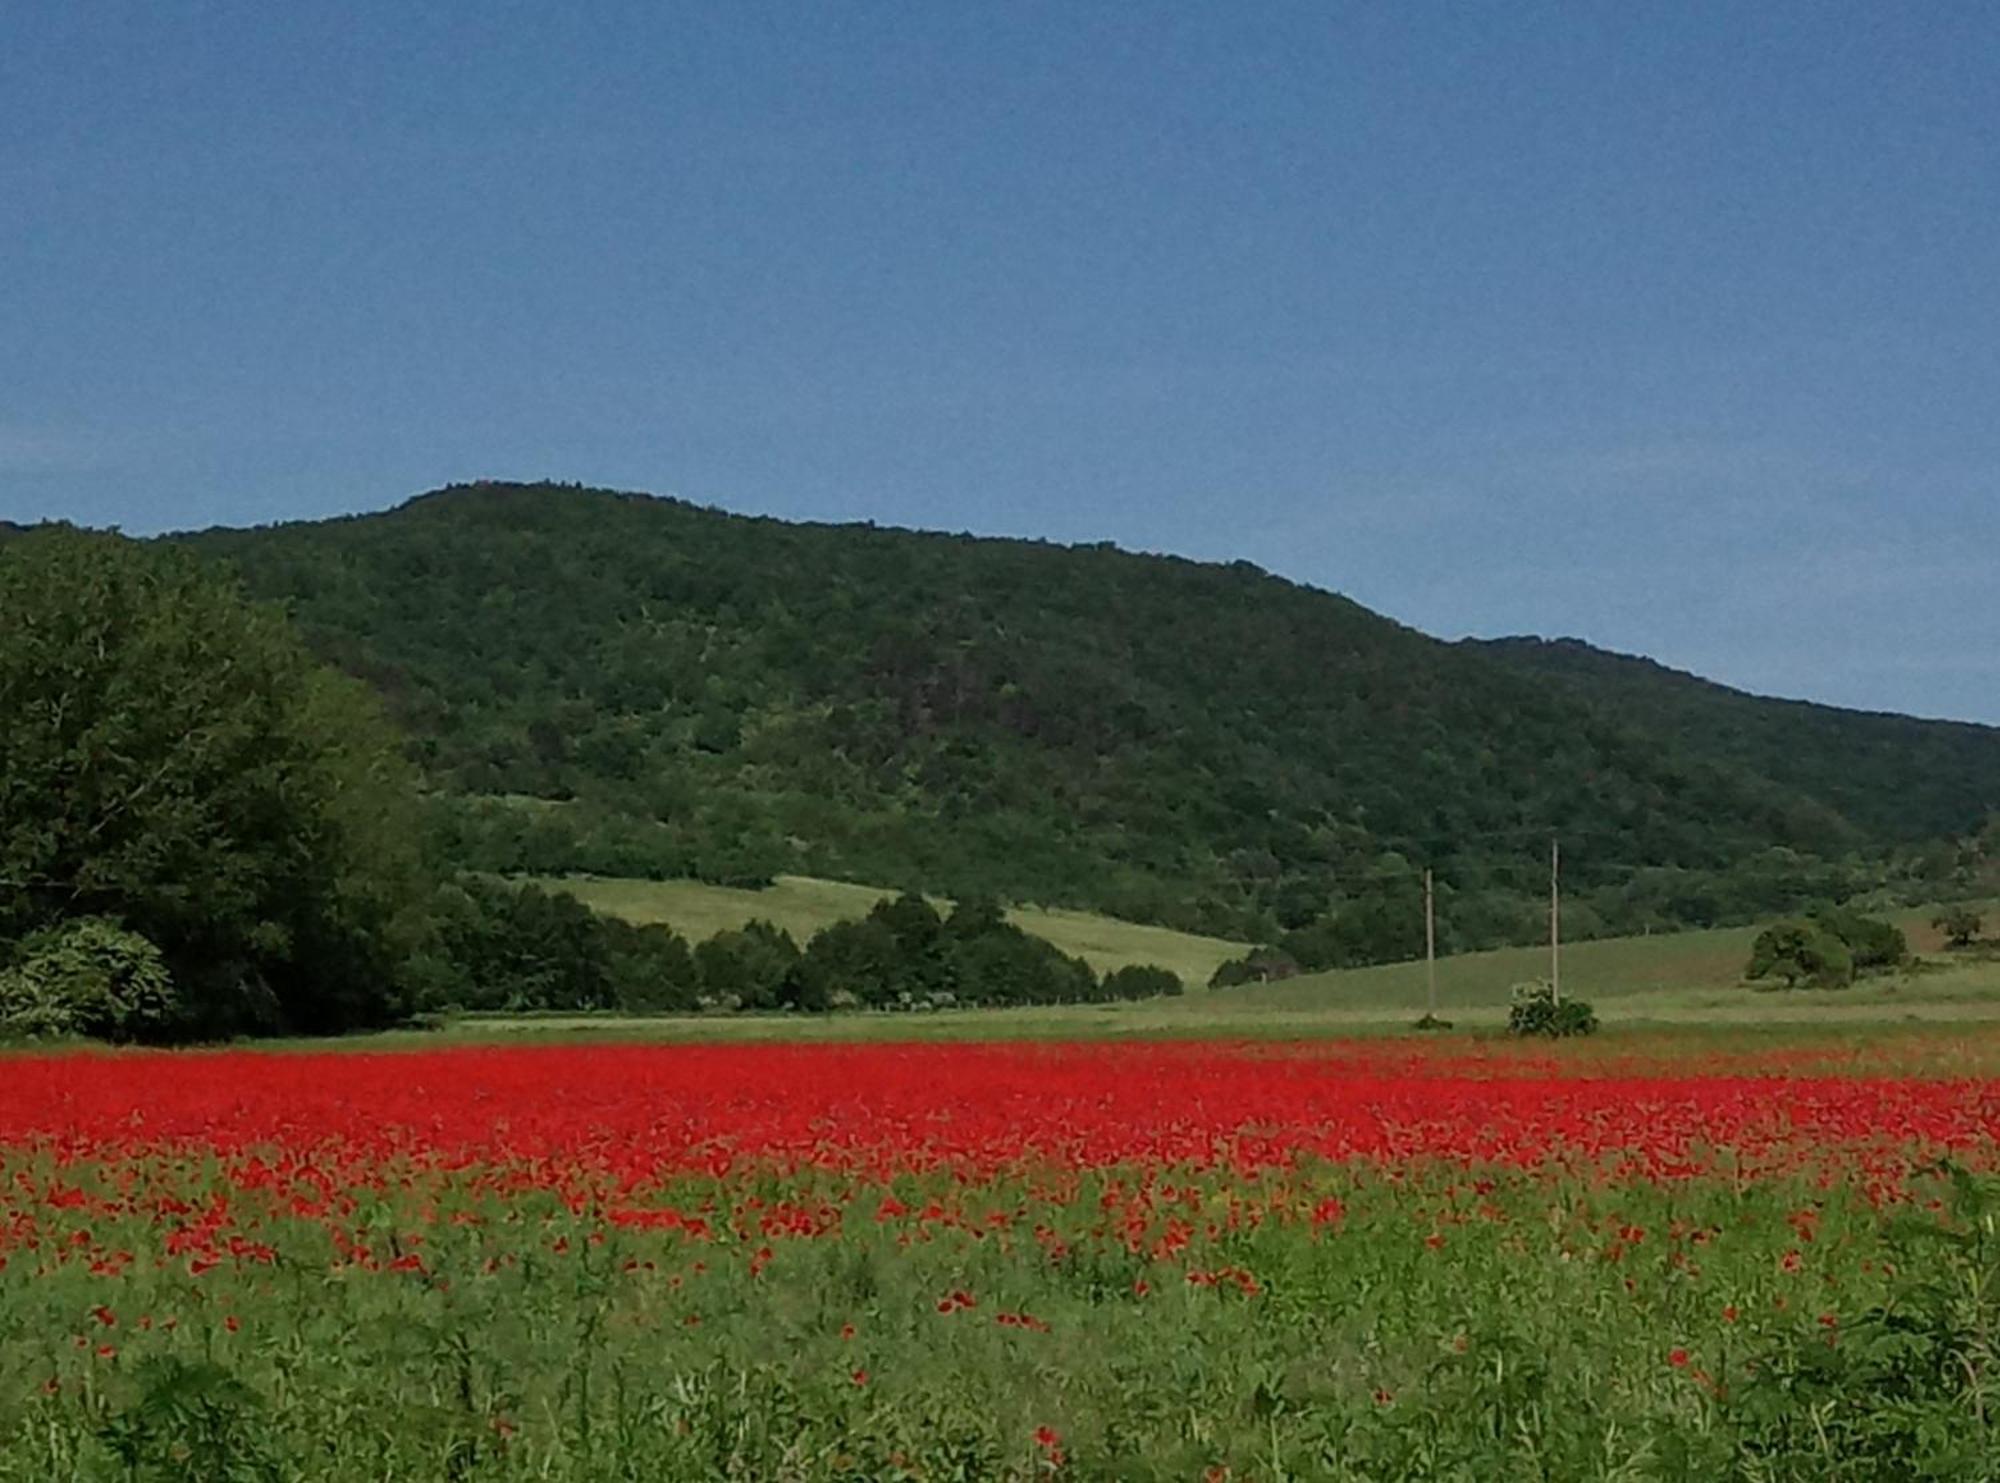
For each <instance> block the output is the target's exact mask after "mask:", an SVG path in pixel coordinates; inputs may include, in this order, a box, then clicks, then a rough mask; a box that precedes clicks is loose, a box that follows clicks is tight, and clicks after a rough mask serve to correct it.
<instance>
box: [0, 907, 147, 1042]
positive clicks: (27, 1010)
mask: <svg viewBox="0 0 2000 1483" xmlns="http://www.w3.org/2000/svg"><path fill="white" fill-rule="evenodd" d="M176 1008H177V1002H176V999H175V995H174V984H173V979H172V977H171V976H170V975H169V974H168V972H167V965H166V962H165V960H164V959H162V958H161V956H160V950H159V949H158V948H156V947H154V946H153V944H152V943H150V942H148V941H147V940H146V939H145V938H143V937H141V936H140V935H139V934H138V933H136V932H129V931H127V930H126V929H125V928H124V927H122V926H120V925H119V924H118V923H116V922H114V921H111V920H109V919H108V918H105V917H77V918H73V919H72V920H70V921H67V922H62V923H59V924H58V925H56V926H53V927H46V928H44V929H43V930H41V931H39V932H35V933H32V934H30V935H29V936H28V937H27V939H26V940H24V941H23V942H22V943H21V945H20V948H19V949H18V951H17V952H16V954H15V959H14V963H13V966H12V967H10V968H9V969H7V971H6V972H4V973H0V1031H4V1032H5V1033H7V1034H10V1035H17V1036H47V1035H91V1036H95V1037H97V1038H99V1039H102V1040H121V1041H122V1040H151V1039H157V1038H160V1037H161V1036H163V1035H164V1034H166V1033H167V1031H168V1030H169V1028H170V1027H171V1026H172V1024H173V1022H174V1018H175V1012H176Z"/></svg>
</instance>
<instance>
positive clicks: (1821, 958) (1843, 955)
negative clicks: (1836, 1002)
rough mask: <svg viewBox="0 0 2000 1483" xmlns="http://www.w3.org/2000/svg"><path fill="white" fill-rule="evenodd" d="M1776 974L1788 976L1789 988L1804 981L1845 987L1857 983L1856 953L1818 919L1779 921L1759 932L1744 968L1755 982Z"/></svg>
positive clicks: (1786, 977) (1820, 986)
mask: <svg viewBox="0 0 2000 1483" xmlns="http://www.w3.org/2000/svg"><path fill="white" fill-rule="evenodd" d="M1773 975H1776V976H1777V977H1780V978H1782V979H1784V981H1785V987H1786V988H1796V987H1797V986H1798V985H1799V984H1800V983H1810V984H1813V985H1814V986H1816V987H1818V988H1822V989H1838V988H1845V987H1846V986H1847V985H1848V984H1851V983H1852V982H1854V954H1853V953H1852V952H1851V951H1850V950H1849V949H1848V946H1847V944H1846V943H1844V942H1842V941H1841V940H1840V939H1839V938H1838V937H1836V936H1834V935H1833V934H1832V933H1831V932H1828V931H1826V930H1825V929H1824V928H1823V927H1821V926H1820V925H1819V924H1818V923H1817V922H1810V921H1794V922H1779V923H1777V924H1775V925H1774V926H1770V927H1766V928H1765V929H1764V930H1763V931H1762V932H1760V933H1758V934H1757V940H1756V941H1755V942H1753V943H1751V944H1750V962H1749V964H1748V966H1747V967H1746V968H1745V969H1744V970H1743V976H1744V977H1745V978H1746V979H1749V980H1750V981H1751V982H1752V983H1754V982H1756V981H1757V980H1758V979H1762V978H1770V977H1772V976H1773Z"/></svg>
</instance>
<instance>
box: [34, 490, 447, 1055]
mask: <svg viewBox="0 0 2000 1483" xmlns="http://www.w3.org/2000/svg"><path fill="white" fill-rule="evenodd" d="M0 633H4V634H5V636H6V638H5V642H4V643H0V715H4V716H5V717H6V724H5V725H4V726H0V941H8V940H14V941H30V940H35V939H36V934H38V933H44V932H46V931H48V930H49V929H53V928H58V927H60V926H62V925H63V924H64V923H66V922H71V921H74V920H75V919H79V918H90V919H96V920H101V921H105V922H109V923H115V924H117V925H118V926H119V927H121V928H122V929H124V930H127V931H129V932H131V933H134V934H137V935H138V936H139V937H140V938H143V939H144V940H145V941H146V942H148V943H150V944H152V945H153V946H154V947H155V948H156V949H157V950H158V953H159V954H160V958H161V960H162V962H163V963H164V965H165V968H166V970H167V972H168V973H169V974H170V976H171V980H172V985H173V988H172V993H171V1002H170V1005H169V1009H168V1012H167V1013H165V1014H164V1015H162V1016H159V1017H158V1022H157V1023H153V1024H150V1025H149V1032H150V1033H153V1034H158V1035H217V1034H226V1033H232V1032H235V1031H238V1030H245V1029H258V1028H295V1029H301V1030H326V1029H336V1028H345V1027H349V1026H353V1025H357V1024H368V1023H377V1022H380V1021H382V1020H384V1019H386V1018H389V1017H391V1016H392V1015H393V1014H395V1013H396V1012H398V1010H399V1009H400V1002H399V996H400V994H401V992H402V985H403V982H404V968H405V965H406V964H407V963H408V962H409V961H410V958H411V953H412V951H413V950H414V948H415V946H416V938H417V936H418V935H419V934H420V933H421V930H422V927H421V911H422V909H423V907H424V904H425V903H426V901H427V898H428V893H429V883H428V878H427V876H426V873H425V867H424V861H423V857H422V853H421V850H420V846H419V844H418V840H417V836H416V833H415V831H414V829H413V827H412V820H413V818H415V817H417V816H418V813H419V810H418V808H417V804H416V792H415V789H416V777H415V774H414V773H413V771H412V769H411V768H410V767H409V765H408V764H407V762H406V761H405V760H404V758H403V755H402V747H401V743H400V740H399V738H398V736H397V734H396V732H395V731H394V729H393V728H392V727H391V726H390V725H389V723H388V722H387V721H386V719H385V717H384V715H383V713H382V710H381V707H380V706H379V704H378V703H377V702H376V701H375V700H374V699H373V698H372V697H371V696H370V695H369V694H368V692H367V691H366V689H365V688H364V687H363V686H362V685H360V684H358V683H356V682H355V681H354V680H352V679H349V678H347V677H345V676H342V675H339V674H337V673H334V672H333V671H331V670H329V669H327V668H326V667H324V666H323V665H321V664H319V663H317V662H315V661H314V660H313V658H312V657H311V656H310V655H309V653H308V652H307V650H306V649H305V647H304V646H303V644H302V643H301V642H300V641H299V639H298V638H297V637H296V635H295V634H294V633H293V632H292V630H291V628H290V626H289V625H288V623H287V621H286V619H285V618H284V616H283V614H282V613H280V612H278V611H276V610H275V609H272V608H269V607H265V606H260V605H257V604H254V603H252V602H250V601H248V600H246V598H245V597H244V595H243V594H242V593H241V591H240V590H239V589H238V587H237V586H236V584H235V583H234V582H232V581H230V580H227V579H225V578H224V577H223V576H221V575H219V574H218V573H217V572H216V571H215V570H214V569H213V568H212V567H208V566H205V565H203V564H201V563H199V562H197V561H196V560H195V559H194V558H193V557H192V556H191V555H189V554H188V553H186V552H184V551H181V550H178V549H176V548H173V547H170V546H163V545H157V544H141V543H138V542H135V541H130V540H126V539H123V538H122V537H118V536H115V535H107V534H94V533H87V532H83V531H78V530H74V529H70V528H66V527H48V528H41V529H38V530H35V531H33V532H30V533H28V534H25V535H21V536H18V537H13V538H10V539H8V540H7V541H5V542H4V543H0Z"/></svg>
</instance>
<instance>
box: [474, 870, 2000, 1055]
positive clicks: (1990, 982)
mask: <svg viewBox="0 0 2000 1483" xmlns="http://www.w3.org/2000/svg"><path fill="white" fill-rule="evenodd" d="M595 884H598V885H601V886H603V887H605V888H607V890H609V889H611V888H629V889H632V890H633V891H634V892H635V893H636V899H640V900H644V899H647V896H648V893H652V899H654V900H658V899H661V898H660V896H659V894H658V893H660V892H661V891H662V890H663V889H664V890H665V891H666V892H667V899H671V898H672V895H673V893H675V892H677V891H678V890H679V889H681V888H680V887H679V886H677V885H670V886H668V887H665V888H662V887H657V886H651V885H650V884H649V883H644V882H637V883H632V882H599V883H595ZM783 884H784V883H781V888H780V889H782V888H783ZM829 884H830V883H827V882H803V881H802V882H798V883H797V884H796V886H795V887H794V888H793V889H795V890H796V891H798V892H799V893H800V895H802V896H804V897H806V898H807V899H811V897H812V888H819V889H820V890H821V891H824V889H825V888H826V887H827V886H828V885H829ZM699 889H701V890H704V891H706V890H711V889H712V888H706V887H703V888H699ZM833 890H834V891H835V892H836V893H837V892H865V891H866V888H862V887H843V886H834V887H833ZM718 894H737V895H743V896H747V897H749V898H750V899H751V900H752V901H756V900H758V899H759V898H760V897H761V896H763V895H765V894H766V893H758V892H741V893H718ZM820 899H822V900H824V899H826V898H825V897H824V896H822V897H821V898H820ZM608 909H616V908H608ZM1064 915H1070V914H1064ZM1930 915H1931V913H1930V912H1929V911H1928V910H1916V911H1909V912H1904V913H1901V914H1899V915H1898V917H1897V921H1898V923H1899V925H1901V926H1902V927H1903V929H1904V931H1905V932H1907V933H1908V934H1909V938H1910V943H1911V946H1912V948H1914V949H1915V950H1916V951H1917V952H1918V953H1919V954H1921V955H1924V956H1925V958H1926V960H1927V966H1926V967H1925V968H1924V969H1923V970H1921V971H1918V972H1914V973H1905V974H1896V975H1890V976H1886V977H1882V978H1876V979H1870V980H1867V981H1865V982H1864V983H1862V984H1859V985H1857V986H1856V987H1854V988H1851V989H1845V990H1841V991H1838V992H1831V993H1829V992H1825V991H1819V990H1798V991H1795V992H1784V991H1776V990H1758V989H1752V988H1749V987H1746V986H1745V985H1744V984H1743V983H1742V980H1741V974H1742V969H1743V963H1744V960H1745V958H1747V957H1748V955H1749V946H1750V941H1751V939H1752V938H1753V937H1754V936H1755V935H1756V929H1755V928H1729V929H1723V930H1718V931H1713V932H1682V933H1674V934H1663V935H1657V936H1652V937H1626V938H1610V939H1606V940H1603V941H1599V942H1584V943H1576V944H1573V945H1571V946H1570V947H1568V948H1566V949H1565V950H1564V954H1563V975H1564V979H1563V981H1564V984H1565V985H1566V986H1567V987H1568V988H1570V989H1571V990H1572V991H1573V992H1575V993H1578V994H1581V995H1583V996H1584V997H1586V998H1588V999H1590V1000H1591V1001H1592V1002H1593V1003H1594V1004H1595V1005H1596V1006H1597V1008H1598V1012H1599V1016H1600V1018H1601V1019H1602V1020H1603V1021H1604V1023H1605V1026H1606V1028H1607V1030H1609V1031H1611V1032H1612V1033H1614V1034H1616V1033H1618V1032H1619V1031H1621V1030H1630V1031H1637V1030H1644V1029H1648V1028H1657V1027H1663V1026H1664V1027H1675V1028H1677V1029H1684V1030H1691V1031H1695V1032H1716V1033H1724V1034H1728V1035H1739V1034H1744V1033H1755V1034H1767V1033H1768V1034H1781V1035H1788V1036H1789V1035H1797V1034H1801V1033H1803V1034H1807V1035H1817V1034H1819V1033H1821V1032H1825V1033H1832V1034H1865V1035H1866V1036H1867V1037H1868V1038H1870V1039H1871V1040H1872V1039H1875V1038H1878V1037H1880V1036H1881V1035H1883V1034H1885V1033H1888V1032H1890V1031H1892V1030H1894V1029H1895V1028H1896V1027H1897V1026H1898V1025H1901V1024H1904V1023H1910V1024H1926V1023H1928V1024H1936V1023H1940V1022H1942V1023H1955V1024H1962V1025H1964V1026H1966V1027H1967V1029H1968V1032H1971V1031H1972V1030H1973V1028H1974V1027H1976V1026H1980V1025H1991V1024H2000V959H1995V958H1981V957H1977V956H1970V957H1966V956H1956V955H1949V954H1946V953H1944V952H1943V951H1942V945H1941V943H1940V941H1939V939H1938V936H1937V934H1936V933H1935V932H1934V931H1933V930H1932V929H1931V927H1930V925H1929V918H1930ZM1081 920H1082V921H1083V922H1085V923H1089V924H1092V925H1093V926H1094V927H1095V928H1098V929H1103V928H1106V927H1108V928H1110V929H1115V930H1116V931H1118V932H1123V931H1126V930H1130V931H1135V932H1149V931H1152V930H1154V929H1146V928H1132V929H1128V927H1127V924H1125V923H1117V922H1109V921H1108V920H1107V919H1104V918H1082V919H1081ZM1989 920H1992V914H1991V913H1989ZM728 924H729V923H728V922H726V921H725V922H721V923H720V924H719V925H728ZM1024 925H1025V923H1024ZM1166 935H1168V936H1173V935H1174V934H1166ZM1187 941H1188V942H1190V943H1196V944H1198V943H1200V942H1201V941H1202V939H1187ZM1547 967H1548V957H1547V951H1546V949H1541V948H1508V949H1503V950H1500V951H1497V952H1489V953H1468V954H1465V955H1463V956H1460V957H1456V958H1447V959H1445V960H1443V961H1442V962H1441V963H1440V964H1439V965H1438V998H1439V1003H1440V1007H1441V1009H1442V1011H1443V1013H1444V1014H1445V1016H1446V1017H1447V1018H1449V1019H1451V1020H1452V1021H1453V1023H1454V1024H1455V1025H1457V1026H1458V1027H1459V1028H1461V1029H1466V1030H1472V1031H1491V1030H1494V1029H1498V1028H1499V1027H1501V1026H1503V1025H1504V1024H1505V1022H1506V1017H1507V1001H1508V994H1509V991H1510V989H1511V987H1512V986H1513V985H1514V984H1515V983H1518V982H1520V981H1522V980H1523V979H1529V978H1535V977H1539V976H1542V975H1544V974H1545V973H1546V972H1547ZM1424 994H1425V990H1424V968H1423V965H1422V964H1421V963H1397V964H1387V965H1384V966H1381V967H1375V968H1358V969H1351V970H1346V971H1343V972H1336V973H1319V974H1311V975H1307V976H1304V977H1300V978H1297V979H1292V980H1290V981H1288V982H1286V983H1282V984H1270V985H1260V986H1251V987H1246V988H1241V989H1229V990H1220V991H1216V992H1208V991H1205V990H1199V991H1196V992H1193V993H1190V994H1187V995H1185V996H1184V997H1182V998H1179V999H1155V1000H1148V1001H1144V1002H1142V1003H1137V1004H1114V1005H1092V1006H1087V1007H1072V1006H1058V1007H1041V1008H1032V1009H1002V1010H974V1011H965V1012H958V1013H948V1014H932V1015H831V1016H824V1017H797V1016H771V1015H765V1016H743V1017H738V1018H706V1019H704V1018H657V1019H609V1018H604V1017H585V1016H575V1017H570V1018H535V1019H520V1020H512V1021H494V1020H486V1021H481V1022H479V1023H478V1024H476V1025H475V1024H466V1025H464V1026H462V1027H461V1029H460V1033H463V1034H466V1035H469V1036H475V1037H478V1038H488V1037H513V1036H519V1035H524V1034H526V1035H537V1036H565V1035H575V1034H582V1035H592V1036H605V1037H609V1038H620V1039H624V1038H637V1039H663V1040H679V1039H700V1040H744V1041H758V1040H849V1039H897V1040H902V1039H909V1040H930V1039H965V1040H1001V1039H1012V1038H1017V1037H1035V1038H1039V1037H1048V1038H1057V1037H1076V1038H1091V1037H1118V1036H1135V1037H1145V1036H1203V1037H1216V1038H1236V1037H1245V1036H1252V1037H1263V1036H1279V1037H1283V1036H1314V1035H1333V1034H1337V1035H1354V1034H1371V1033H1384V1032H1389V1033H1398V1032H1402V1031H1404V1030H1406V1029H1407V1027H1408V1026H1409V1024H1410V1022H1411V1021H1412V1020H1414V1019H1415V1018H1416V1017H1417V1015H1419V1014H1420V1013H1422V1010H1423V1005H1424Z"/></svg>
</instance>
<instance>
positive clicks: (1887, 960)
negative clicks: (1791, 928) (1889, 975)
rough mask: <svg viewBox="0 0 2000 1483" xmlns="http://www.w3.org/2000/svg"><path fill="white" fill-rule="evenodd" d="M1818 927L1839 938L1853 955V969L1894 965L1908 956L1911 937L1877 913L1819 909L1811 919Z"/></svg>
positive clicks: (1891, 966) (1863, 970)
mask: <svg viewBox="0 0 2000 1483" xmlns="http://www.w3.org/2000/svg"><path fill="white" fill-rule="evenodd" d="M1813 920H1814V921H1815V922H1817V923H1818V924H1819V927H1820V930H1822V931H1823V932H1826V933H1827V934H1829V935H1830V936H1833V937H1836V938H1838V939H1839V940H1840V941H1841V942H1842V943H1843V944H1844V945H1845V946H1846V948H1847V950H1848V952H1849V953H1850V954H1852V955H1853V958H1854V971H1855V972H1856V973H1867V972H1869V971H1871V970H1873V969H1878V968H1894V967H1895V966H1896V965H1897V964H1899V963H1902V962H1904V961H1906V960H1907V959H1908V958H1909V956H1910V940H1909V939H1908V938H1907V937H1905V936H1904V935H1903V929H1902V928H1900V927H1898V926H1896V925H1895V923H1893V922H1885V921H1883V920H1881V918H1879V917H1868V916H1863V915H1862V914H1861V913H1860V912H1858V911H1849V910H1847V909H1845V908H1836V909H1835V910H1833V911H1823V912H1820V913H1819V914H1818V915H1817V916H1816V917H1814V919H1813Z"/></svg>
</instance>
